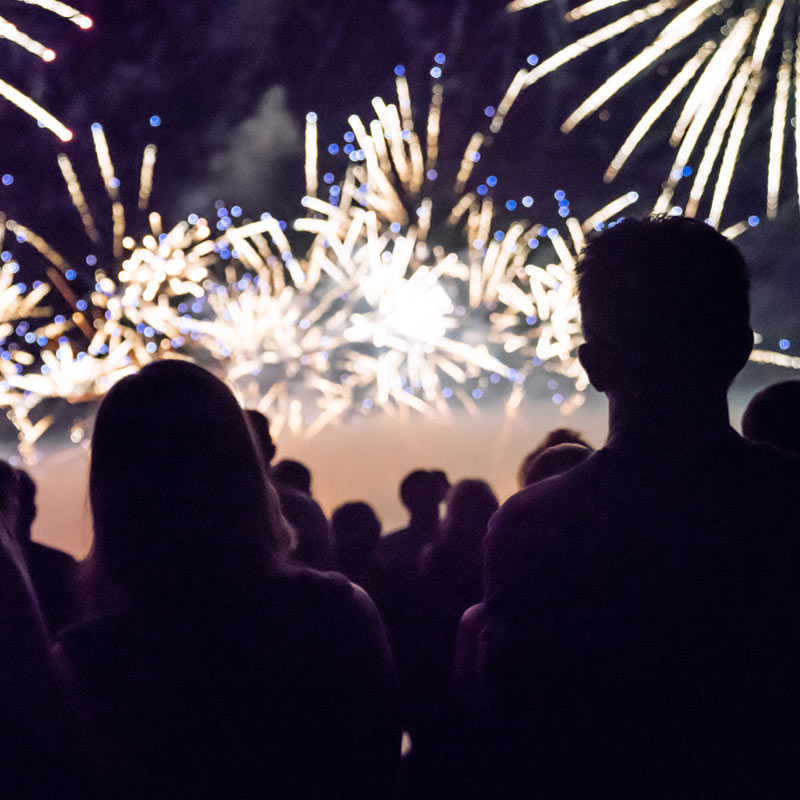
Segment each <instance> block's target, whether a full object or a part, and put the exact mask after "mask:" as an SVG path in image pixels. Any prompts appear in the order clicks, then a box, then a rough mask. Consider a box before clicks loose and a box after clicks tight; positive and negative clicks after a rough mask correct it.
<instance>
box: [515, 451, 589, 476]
mask: <svg viewBox="0 0 800 800" xmlns="http://www.w3.org/2000/svg"><path fill="white" fill-rule="evenodd" d="M593 452H594V451H593V450H592V448H591V447H585V446H584V445H582V444H577V443H575V442H566V443H565V444H557V445H555V446H553V447H548V448H547V450H544V451H543V452H541V453H539V455H538V456H537V457H536V458H535V459H534V460H533V461H531V462H530V463H529V464H527V466H526V468H525V473H524V475H523V484H522V485H523V486H531V485H532V484H534V483H538V482H539V481H543V480H544V479H545V478H552V477H553V476H554V475H561V473H563V472H567V471H568V470H570V469H572V468H573V467H576V466H578V464H580V463H582V462H583V461H586V459H587V458H589V456H590V455H591V454H592V453H593Z"/></svg>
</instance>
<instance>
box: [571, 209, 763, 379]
mask: <svg viewBox="0 0 800 800" xmlns="http://www.w3.org/2000/svg"><path fill="white" fill-rule="evenodd" d="M577 273H578V298H579V301H580V306H581V314H582V317H583V329H584V336H585V339H586V342H585V344H584V345H582V347H581V350H580V358H581V363H582V364H583V366H584V368H585V369H586V371H587V373H588V374H589V377H590V379H591V380H592V383H593V384H594V385H595V387H596V388H597V389H599V390H600V391H606V390H608V389H612V390H613V389H617V388H620V387H623V386H626V385H631V384H634V385H638V386H642V385H650V386H657V385H659V384H663V383H667V382H668V383H673V382H675V381H679V382H687V381H691V382H692V383H696V382H697V381H702V382H705V383H706V385H708V386H714V387H717V386H723V387H727V386H728V385H729V384H730V382H731V381H732V380H733V378H734V376H735V375H736V373H737V372H738V371H739V370H740V369H741V368H742V366H744V363H745V362H746V360H747V357H748V356H749V354H750V349H751V347H752V331H751V330H750V324H749V316H750V305H749V299H748V292H749V280H748V277H747V267H746V265H745V263H744V259H743V258H742V256H741V254H740V253H739V251H738V250H737V248H736V247H735V246H734V245H733V244H731V242H730V241H728V240H727V239H726V238H725V237H724V236H722V234H720V233H718V232H717V231H715V230H714V229H713V228H711V227H710V226H709V225H706V224H705V223H702V222H699V221H697V220H694V219H689V218H686V217H656V218H652V219H646V220H636V219H626V220H624V221H623V222H621V223H619V224H618V225H616V226H614V227H613V228H609V229H608V230H606V231H604V232H603V233H602V234H600V235H599V236H597V237H596V238H594V239H593V240H592V241H591V242H590V243H589V244H588V245H587V247H586V249H585V250H584V253H583V257H582V258H581V260H580V263H579V264H578V267H577Z"/></svg>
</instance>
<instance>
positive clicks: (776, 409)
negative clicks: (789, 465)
mask: <svg viewBox="0 0 800 800" xmlns="http://www.w3.org/2000/svg"><path fill="white" fill-rule="evenodd" d="M742 435H743V436H744V437H745V439H750V441H752V442H764V443H765V444H771V445H773V446H774V447H778V448H779V449H781V450H786V451H787V452H788V453H794V454H795V455H800V381H782V382H781V383H775V384H773V385H772V386H768V387H767V388H766V389H763V390H762V391H760V392H759V393H758V394H757V395H756V396H755V397H754V398H753V399H752V400H751V401H750V402H749V403H748V405H747V408H746V409H745V412H744V415H743V416H742Z"/></svg>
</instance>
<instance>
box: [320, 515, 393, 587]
mask: <svg viewBox="0 0 800 800" xmlns="http://www.w3.org/2000/svg"><path fill="white" fill-rule="evenodd" d="M331 532H332V533H333V540H334V542H336V568H337V569H338V570H339V572H341V573H342V574H343V575H346V576H347V577H348V578H350V580H351V581H353V583H357V584H358V585H359V586H363V587H364V588H365V589H366V590H367V592H368V593H370V594H371V591H370V590H371V589H372V583H373V580H374V571H375V553H376V552H377V550H378V543H379V542H380V540H381V521H380V520H379V519H378V515H377V514H376V513H375V511H374V510H373V509H372V507H371V506H370V505H368V504H367V503H363V502H355V503H343V504H342V505H340V506H339V507H338V508H337V509H336V510H335V511H334V512H333V514H332V516H331Z"/></svg>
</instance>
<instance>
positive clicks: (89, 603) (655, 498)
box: [0, 217, 800, 799]
mask: <svg viewBox="0 0 800 800" xmlns="http://www.w3.org/2000/svg"><path fill="white" fill-rule="evenodd" d="M576 269H577V274H578V294H579V301H580V304H581V313H582V319H583V326H584V338H585V341H584V343H583V344H582V345H581V348H580V353H579V355H580V360H581V363H582V365H583V367H584V369H585V370H586V372H587V374H588V376H589V378H590V380H591V382H592V385H593V386H594V387H595V388H596V389H597V390H599V391H601V392H604V393H605V394H606V395H607V397H608V403H609V436H608V440H607V442H606V444H605V446H604V447H602V448H601V449H600V450H597V451H595V450H594V449H593V448H592V447H591V446H590V445H589V444H588V443H587V442H586V441H584V440H583V438H582V437H581V436H580V435H579V434H577V433H576V432H575V431H572V430H569V429H566V428H560V429H558V430H555V431H552V432H551V433H550V434H548V436H547V437H546V438H545V440H544V441H543V442H542V443H541V444H540V445H539V446H538V447H536V448H535V449H534V450H533V451H532V452H531V453H530V454H529V455H528V456H527V457H526V458H525V459H524V461H523V463H522V464H521V465H520V469H519V473H518V482H519V487H520V491H519V492H518V493H517V494H516V495H514V496H513V497H512V498H511V499H510V500H508V501H507V502H506V503H504V504H503V505H502V506H500V505H499V503H498V500H497V498H496V496H495V494H494V492H493V491H492V489H491V488H490V486H489V485H488V484H487V483H486V482H484V481H483V480H477V479H475V480H462V481H459V482H457V483H455V484H454V485H451V483H450V481H449V479H448V476H447V475H446V474H445V473H444V472H442V471H439V470H422V469H420V470H416V471H414V472H412V473H410V474H409V475H407V476H406V477H405V478H404V479H403V481H402V483H401V485H400V487H399V488H400V498H401V500H402V502H403V504H404V506H405V507H406V509H407V510H408V514H409V520H408V525H407V526H406V527H405V528H403V529H402V530H398V531H394V532H390V533H388V534H386V535H382V525H381V521H380V519H379V518H378V516H377V515H376V513H375V511H374V510H373V509H372V508H371V507H370V506H369V505H368V504H367V503H366V502H351V503H345V504H344V505H340V506H339V507H338V508H337V509H336V510H335V511H334V512H333V514H332V516H331V518H330V520H328V519H327V518H326V516H325V514H324V512H323V511H322V509H321V508H320V506H319V504H318V503H317V502H316V501H315V500H314V498H313V494H312V476H311V473H310V472H309V470H308V469H307V468H306V467H305V466H304V465H303V464H301V463H299V462H297V461H292V460H282V461H278V462H277V463H276V462H275V456H276V448H275V445H274V443H273V441H272V438H271V436H270V431H269V422H268V420H267V419H266V418H265V417H264V416H263V415H262V414H260V413H259V412H257V411H253V410H248V411H247V412H243V411H242V410H241V408H240V407H239V405H238V403H237V401H236V399H235V398H234V396H233V394H232V393H231V392H230V391H229V389H228V388H227V387H226V386H225V385H224V384H223V383H222V382H220V381H219V380H217V379H216V378H215V377H214V376H212V375H211V374H210V373H209V372H207V371H205V370H204V369H202V368H201V367H199V366H197V365H195V364H192V363H190V362H187V361H182V360H164V361H159V362H155V363H152V364H150V365H148V366H145V367H144V368H143V369H142V370H141V371H140V372H139V373H137V374H136V375H132V376H129V377H126V378H124V379H123V380H121V381H120V382H119V383H117V384H116V385H115V386H114V387H113V388H112V389H111V390H110V391H109V393H108V394H107V396H106V397H105V399H104V400H103V402H102V403H101V405H100V408H99V411H98V414H97V419H96V423H95V429H94V434H93V439H92V454H91V465H90V478H89V499H90V504H91V510H92V518H93V525H94V541H93V546H92V551H91V553H90V556H89V558H88V559H87V560H86V561H85V562H83V563H80V564H78V563H76V562H75V561H74V560H73V559H72V558H71V557H70V556H68V555H66V554H64V553H60V552H58V551H56V550H53V549H51V548H48V547H45V546H44V545H41V544H38V543H35V542H33V541H32V540H31V537H30V530H31V524H32V522H33V520H34V518H35V515H36V506H35V495H36V488H35V486H34V484H33V482H32V480H31V479H30V477H29V476H28V475H27V474H26V473H25V472H24V471H22V470H18V469H14V468H12V467H11V466H10V465H8V464H6V463H4V462H0V792H1V793H2V796H3V797H9V798H40V797H41V798H49V797H53V798H56V797H58V798H73V797H75V798H206V797H207V798H262V797H263V798H272V797H276V798H284V797H286V798H322V797H325V798H338V797H348V798H359V797H362V798H401V799H404V798H426V797H433V798H450V797H453V798H462V797H463V798H470V797H474V798H514V797H522V798H537V797H542V798H612V797H614V798H632V797H647V798H653V797H656V798H689V797H691V798H708V797H719V798H731V797H742V798H744V797H747V798H754V797H765V798H796V797H800V381H786V382H784V383H780V384H776V385H774V386H771V387H769V388H768V389H766V390H764V391H763V392H761V393H760V394H758V395H756V397H754V398H753V400H752V402H751V403H750V405H749V407H748V409H747V411H746V413H745V415H744V418H743V432H744V437H742V436H740V435H739V434H737V433H736V432H735V431H734V430H733V429H732V428H731V427H730V425H729V422H728V407H727V391H728V388H729V386H730V384H731V382H732V380H733V379H734V377H735V376H736V374H737V373H738V372H739V370H740V369H741V368H742V367H743V365H744V364H745V362H746V361H747V358H748V356H749V353H750V350H751V348H752V343H753V334H752V331H751V329H750V325H749V299H748V294H749V282H748V278H747V272H746V267H745V264H744V262H743V260H742V257H741V255H740V254H739V252H738V250H737V249H736V247H735V246H734V245H733V244H731V243H730V242H729V241H727V240H726V239H725V238H724V237H722V236H721V235H720V234H719V233H717V232H716V231H714V230H713V229H712V228H710V227H708V226H707V225H704V224H702V223H699V222H696V221H694V220H690V219H685V218H681V217H666V218H655V219H651V220H643V221H639V220H633V219H630V220H625V221H623V222H621V223H619V224H618V225H616V226H613V227H610V228H609V229H608V230H606V231H605V232H603V233H602V234H600V235H598V236H596V237H595V238H593V239H591V241H590V242H589V244H588V245H587V247H586V249H585V251H584V253H583V255H582V257H581V259H580V261H579V263H578V265H577V268H576ZM462 435H467V433H466V432H464V433H463V434H462ZM401 446H402V445H401V444H398V447H401ZM389 458H391V454H387V459H389ZM346 464H347V453H342V454H341V464H340V465H337V464H329V465H327V468H328V469H331V470H333V469H338V468H343V467H344V466H345V465H346ZM443 505H444V515H443V516H442V506H443Z"/></svg>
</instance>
